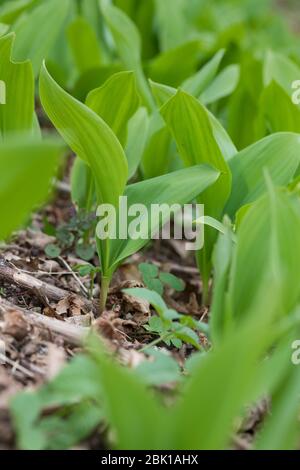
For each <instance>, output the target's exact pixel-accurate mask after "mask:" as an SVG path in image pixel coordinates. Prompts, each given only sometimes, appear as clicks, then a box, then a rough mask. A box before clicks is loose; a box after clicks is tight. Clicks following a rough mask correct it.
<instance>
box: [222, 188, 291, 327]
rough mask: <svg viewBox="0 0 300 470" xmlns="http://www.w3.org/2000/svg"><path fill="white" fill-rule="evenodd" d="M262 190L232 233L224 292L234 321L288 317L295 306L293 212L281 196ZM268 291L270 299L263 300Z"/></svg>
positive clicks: (283, 193)
mask: <svg viewBox="0 0 300 470" xmlns="http://www.w3.org/2000/svg"><path fill="white" fill-rule="evenodd" d="M268 186H269V189H268V193H267V194H266V195H265V196H264V197H262V198H261V199H260V200H258V201H257V202H256V203H255V204H253V205H252V207H250V208H249V210H248V211H247V213H246V215H245V216H244V217H243V219H242V222H241V224H240V227H239V230H238V239H237V246H236V250H235V253H234V258H233V264H232V268H231V274H230V280H231V282H230V289H229V295H230V305H231V310H232V313H233V315H234V316H235V317H236V318H240V317H241V316H243V315H247V314H248V313H249V312H250V311H251V310H252V311H256V312H257V314H261V315H271V314H273V315H283V314H288V313H289V312H290V311H291V310H292V308H293V307H294V306H295V304H296V302H298V300H299V294H300V288H299V283H298V277H299V274H300V268H299V267H300V217H299V213H298V208H297V207H295V204H294V202H293V200H291V199H290V197H289V196H288V195H287V194H286V193H285V192H283V191H282V190H278V189H274V188H273V187H272V185H271V183H268ZM254 255H255V256H254ZM254 273H255V274H254ZM270 289H271V292H272V296H268V295H267V292H270ZM245 292H247V295H245Z"/></svg>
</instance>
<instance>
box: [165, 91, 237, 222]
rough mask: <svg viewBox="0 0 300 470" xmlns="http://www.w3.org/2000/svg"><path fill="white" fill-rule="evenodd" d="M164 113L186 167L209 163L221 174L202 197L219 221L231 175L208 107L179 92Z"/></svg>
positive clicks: (210, 213) (209, 210) (208, 209)
mask: <svg viewBox="0 0 300 470" xmlns="http://www.w3.org/2000/svg"><path fill="white" fill-rule="evenodd" d="M161 114H162V116H163V118H164V119H165V121H166V123H167V126H168V127H169V128H170V130H171V132H172V134H173V136H174V139H175V141H176V143H177V146H178V151H179V154H180V156H181V158H182V159H183V161H184V163H185V165H186V166H191V165H196V164H198V163H207V164H209V165H211V166H213V167H214V168H216V169H217V170H219V171H221V176H220V178H219V179H218V181H216V183H215V184H214V185H213V186H212V187H211V188H208V189H207V191H205V193H204V194H202V196H201V200H202V201H203V203H204V204H205V209H206V214H207V215H211V216H213V217H215V218H218V217H219V215H220V213H221V212H222V210H223V207H224V205H225V203H226V201H227V199H228V196H229V193H230V188H231V175H230V171H229V168H228V166H227V163H226V162H225V160H224V158H223V156H222V154H221V152H220V149H219V147H218V145H217V143H216V140H215V138H214V135H213V130H212V126H211V124H210V121H209V118H208V116H207V112H206V110H205V108H204V107H203V106H202V105H201V104H200V103H199V101H198V100H196V99H195V98H193V97H192V96H190V95H188V94H186V93H184V92H182V91H178V92H177V94H176V95H175V96H174V97H173V98H171V99H170V100H169V101H168V102H167V103H166V104H165V105H164V106H163V107H162V109H161Z"/></svg>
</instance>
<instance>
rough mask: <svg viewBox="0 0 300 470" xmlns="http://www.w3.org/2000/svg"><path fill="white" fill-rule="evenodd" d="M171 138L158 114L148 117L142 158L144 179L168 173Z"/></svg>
mask: <svg viewBox="0 0 300 470" xmlns="http://www.w3.org/2000/svg"><path fill="white" fill-rule="evenodd" d="M171 143H172V136H171V134H170V132H169V129H168V128H167V127H166V125H165V123H164V121H163V119H162V117H161V115H160V114H159V112H158V111H157V112H155V113H153V114H152V115H151V116H150V120H149V128H148V135H147V142H146V146H145V150H144V153H143V158H142V169H143V174H144V178H146V179H147V178H154V177H156V176H160V175H163V174H165V173H168V169H169V166H170V161H171V157H172V149H171Z"/></svg>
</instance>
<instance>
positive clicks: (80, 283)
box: [58, 256, 89, 296]
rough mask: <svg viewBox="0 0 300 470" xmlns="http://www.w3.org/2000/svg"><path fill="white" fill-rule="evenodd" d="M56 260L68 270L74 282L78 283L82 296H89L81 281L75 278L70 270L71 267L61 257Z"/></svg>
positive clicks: (74, 274) (75, 275)
mask: <svg viewBox="0 0 300 470" xmlns="http://www.w3.org/2000/svg"><path fill="white" fill-rule="evenodd" d="M58 259H59V260H60V261H61V262H62V264H63V265H64V267H65V268H67V269H68V271H69V273H70V274H71V275H72V276H73V277H74V279H75V280H76V282H78V284H79V286H80V288H81V290H82V292H83V293H84V295H86V296H87V295H88V294H89V291H88V290H87V288H86V287H85V285H84V284H83V283H82V282H81V280H80V279H79V277H78V276H77V274H76V273H75V272H74V271H73V269H72V268H71V266H70V265H69V264H68V263H67V262H66V261H65V260H64V259H63V258H62V257H61V256H59V257H58Z"/></svg>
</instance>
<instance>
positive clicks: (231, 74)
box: [200, 65, 240, 105]
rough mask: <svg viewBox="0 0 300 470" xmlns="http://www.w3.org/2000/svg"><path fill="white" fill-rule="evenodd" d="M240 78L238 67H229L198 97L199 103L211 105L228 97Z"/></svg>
mask: <svg viewBox="0 0 300 470" xmlns="http://www.w3.org/2000/svg"><path fill="white" fill-rule="evenodd" d="M239 78H240V68H239V66H238V65H229V66H228V67H226V68H225V69H224V70H222V72H221V73H220V74H219V75H218V76H217V77H216V78H215V79H214V81H213V82H212V83H211V84H210V85H209V86H208V87H207V88H206V89H205V90H204V92H203V93H202V94H201V96H200V101H201V102H202V103H203V104H205V105H208V104H211V103H214V102H215V101H218V100H220V99H221V98H225V97H226V96H228V95H230V94H231V93H232V92H233V91H234V90H235V88H236V86H237V84H238V82H239Z"/></svg>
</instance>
